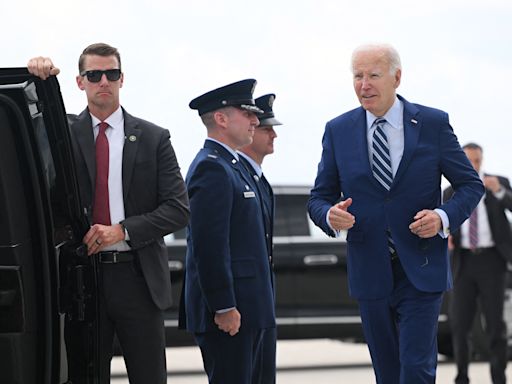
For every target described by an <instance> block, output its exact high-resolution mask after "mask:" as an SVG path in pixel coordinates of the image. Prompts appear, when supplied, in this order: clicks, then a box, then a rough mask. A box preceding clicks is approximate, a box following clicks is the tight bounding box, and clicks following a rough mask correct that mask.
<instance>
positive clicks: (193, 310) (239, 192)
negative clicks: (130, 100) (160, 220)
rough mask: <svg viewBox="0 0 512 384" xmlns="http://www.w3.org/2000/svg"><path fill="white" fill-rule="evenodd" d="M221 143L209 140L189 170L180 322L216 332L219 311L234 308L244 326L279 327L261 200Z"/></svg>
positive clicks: (256, 327) (252, 183) (246, 175)
mask: <svg viewBox="0 0 512 384" xmlns="http://www.w3.org/2000/svg"><path fill="white" fill-rule="evenodd" d="M242 167H243V165H242V164H240V163H239V161H238V160H237V159H235V157H234V156H233V155H232V154H231V153H230V152H229V151H227V150H226V149H225V148H224V147H223V146H222V145H220V144H218V143H216V142H214V141H212V140H206V142H205V145H204V148H203V149H201V150H200V151H199V153H198V154H197V156H196V158H195V159H194V161H193V162H192V164H191V166H190V168H189V172H188V174H187V178H186V183H187V188H188V193H189V199H190V211H191V217H190V223H189V226H188V234H187V258H186V276H185V282H184V289H183V292H182V306H181V310H180V324H181V326H184V325H186V328H187V330H189V331H190V332H208V331H213V330H217V326H216V325H215V323H214V321H213V319H214V315H215V312H216V311H217V310H220V309H225V308H231V307H236V308H237V309H238V311H239V312H240V313H241V317H242V328H246V327H248V328H254V329H262V328H270V327H274V326H275V314H274V298H273V289H272V281H271V271H270V264H269V261H268V253H267V244H266V241H265V230H264V219H263V215H262V207H261V202H260V199H259V197H258V192H257V190H256V188H255V185H254V182H253V180H251V177H250V176H249V174H248V173H247V171H245V170H244V169H243V168H242Z"/></svg>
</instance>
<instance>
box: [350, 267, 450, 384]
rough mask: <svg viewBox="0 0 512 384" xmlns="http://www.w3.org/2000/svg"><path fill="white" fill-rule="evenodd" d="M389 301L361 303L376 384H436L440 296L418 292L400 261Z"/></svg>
mask: <svg viewBox="0 0 512 384" xmlns="http://www.w3.org/2000/svg"><path fill="white" fill-rule="evenodd" d="M392 263H393V283H394V286H393V291H392V293H391V295H390V296H389V297H386V298H384V299H376V300H360V301H359V308H360V311H361V319H362V322H363V330H364V335H365V337H366V341H367V343H368V348H369V350H370V355H371V358H372V363H373V368H374V371H375V376H376V379H377V383H378V384H397V383H400V384H410V383H415V384H420V383H425V384H426V383H435V380H436V368H437V321H438V317H439V312H440V310H441V303H442V297H443V294H442V292H438V293H437V292H436V293H430V292H422V291H419V290H417V289H416V288H415V287H414V286H413V285H412V284H411V282H410V281H409V279H408V278H407V276H406V274H405V272H404V270H403V268H402V266H401V264H400V261H399V260H398V259H396V260H394V261H392Z"/></svg>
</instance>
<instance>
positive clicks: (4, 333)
mask: <svg viewBox="0 0 512 384" xmlns="http://www.w3.org/2000/svg"><path fill="white" fill-rule="evenodd" d="M73 166H74V161H73V156H72V151H71V143H70V139H69V130H68V125H67V119H66V114H65V111H64V106H63V103H62V99H61V95H60V90H59V85H58V82H57V80H56V78H50V79H49V80H46V81H42V80H40V79H38V78H34V77H32V76H30V75H29V74H28V72H27V70H26V69H24V68H11V69H0V357H1V358H0V382H1V383H21V384H28V383H34V384H35V383H37V384H41V383H42V384H56V383H87V384H88V383H96V382H97V379H96V377H97V367H98V364H97V360H96V359H97V352H96V351H97V344H98V338H97V321H96V313H97V312H96V289H95V287H96V272H95V271H96V268H95V263H94V260H93V259H92V258H88V257H87V256H86V252H85V250H84V246H83V245H82V244H81V239H82V237H83V235H84V233H85V231H86V230H87V227H88V223H87V219H86V216H85V214H84V212H83V211H82V209H81V206H82V205H81V204H80V198H79V193H78V186H77V181H76V175H75V172H74V167H73Z"/></svg>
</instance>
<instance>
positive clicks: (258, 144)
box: [240, 93, 282, 384]
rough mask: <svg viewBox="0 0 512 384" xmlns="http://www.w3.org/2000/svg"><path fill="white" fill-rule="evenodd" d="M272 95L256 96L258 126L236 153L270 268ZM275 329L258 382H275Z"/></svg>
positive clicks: (270, 334)
mask: <svg viewBox="0 0 512 384" xmlns="http://www.w3.org/2000/svg"><path fill="white" fill-rule="evenodd" d="M275 98H276V95H275V94H273V93H271V94H267V95H263V96H260V97H258V98H257V99H256V100H255V102H256V106H257V107H258V108H260V109H261V110H262V111H263V113H261V114H259V115H258V119H259V120H260V125H258V126H257V127H256V130H255V131H254V137H253V139H252V143H251V144H249V145H246V146H245V147H243V148H242V149H241V150H240V155H241V156H240V162H241V163H242V164H243V165H244V166H245V167H246V168H247V170H248V171H249V173H250V175H251V177H252V178H253V179H254V181H255V183H256V187H257V188H258V192H259V193H260V196H261V200H262V207H263V217H264V219H265V238H266V241H267V251H268V259H269V263H270V264H271V265H272V249H273V242H272V238H273V228H274V192H273V191H272V187H271V186H270V183H269V182H268V181H267V179H266V177H265V175H264V174H263V169H262V163H263V159H264V158H265V156H267V155H270V154H271V153H274V139H275V138H276V137H277V133H276V131H275V130H274V126H276V125H282V123H281V122H280V121H279V120H277V119H276V118H275V114H274V111H273V109H272V107H273V104H274V100H275ZM274 331H275V329H269V330H267V332H265V338H264V340H263V349H262V353H263V366H264V367H265V368H264V369H263V372H264V376H263V378H262V383H265V384H273V383H275V380H276V375H275V371H276V366H275V363H276V333H275V332H274Z"/></svg>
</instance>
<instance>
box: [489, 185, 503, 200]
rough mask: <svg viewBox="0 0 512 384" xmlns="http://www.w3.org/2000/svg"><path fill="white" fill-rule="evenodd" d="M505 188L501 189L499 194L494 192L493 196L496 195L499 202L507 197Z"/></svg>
mask: <svg viewBox="0 0 512 384" xmlns="http://www.w3.org/2000/svg"><path fill="white" fill-rule="evenodd" d="M505 193H506V191H505V188H503V187H500V189H499V191H498V192H496V193H495V192H493V193H492V194H493V195H494V197H495V198H497V199H498V200H502V199H503V198H504V197H505Z"/></svg>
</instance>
